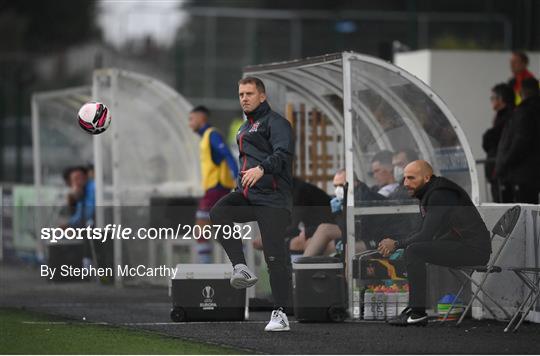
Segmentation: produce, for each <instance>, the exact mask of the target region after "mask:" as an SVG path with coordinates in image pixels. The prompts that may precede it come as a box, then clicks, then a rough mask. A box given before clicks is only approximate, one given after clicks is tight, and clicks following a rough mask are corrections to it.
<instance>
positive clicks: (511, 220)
mask: <svg viewBox="0 0 540 356" xmlns="http://www.w3.org/2000/svg"><path fill="white" fill-rule="evenodd" d="M520 214H521V207H520V206H519V205H515V206H513V207H512V208H510V209H508V210H507V211H506V212H505V213H504V214H503V215H502V216H501V218H500V219H499V221H497V223H496V224H495V226H494V227H493V229H492V230H491V240H490V241H491V242H493V240H494V238H495V237H496V236H499V237H501V238H503V241H502V243H501V245H500V247H499V248H498V249H497V251H494V252H495V254H494V255H492V258H491V259H490V261H489V262H488V264H487V265H486V266H461V267H455V268H449V270H450V272H451V273H452V274H453V275H454V276H455V277H456V278H457V279H458V280H459V277H460V276H464V277H465V278H466V279H467V280H466V281H465V282H463V283H462V285H461V288H460V289H459V291H458V293H457V295H456V298H455V299H454V300H453V301H452V305H451V306H450V308H448V311H447V312H446V314H445V316H444V318H443V320H442V322H444V321H446V319H447V318H448V316H449V315H450V313H451V312H452V310H453V309H454V305H455V302H456V301H457V300H458V298H459V296H460V295H461V293H463V290H464V289H465V286H466V284H467V282H471V283H472V284H474V285H475V286H476V288H477V289H476V292H475V293H474V295H473V296H472V298H471V300H470V301H469V303H468V304H467V307H466V308H465V310H464V311H463V313H462V314H461V317H460V318H459V320H458V322H457V325H459V324H461V322H462V321H463V319H464V318H465V315H466V314H467V313H468V311H469V310H470V309H471V307H472V304H473V302H474V301H475V300H478V301H479V302H480V303H481V304H482V305H483V306H484V307H485V308H486V310H487V311H489V313H490V314H491V315H493V317H494V318H495V319H497V320H499V318H498V317H497V315H496V314H495V313H494V312H493V310H492V309H491V308H490V307H489V306H488V305H487V303H486V302H484V301H483V300H482V299H480V298H478V294H480V292H482V293H483V295H485V296H486V297H487V298H488V299H489V300H491V301H492V302H493V304H495V305H496V306H497V307H498V308H499V309H500V310H501V311H502V312H503V314H504V315H505V316H506V320H508V319H510V314H509V313H508V312H507V311H506V310H505V309H504V308H503V307H502V306H501V305H500V304H499V303H498V302H497V301H496V300H495V299H494V298H493V297H492V296H491V295H489V293H487V291H486V290H484V284H485V283H486V281H487V278H488V276H489V275H490V274H492V273H500V272H501V271H502V268H501V267H499V266H497V261H498V260H499V257H500V255H501V253H502V251H503V250H504V247H505V246H506V244H507V243H508V237H509V236H510V234H511V233H512V231H513V230H514V227H515V226H516V223H517V221H518V219H519V216H520ZM492 245H493V244H492ZM474 272H480V273H483V274H484V275H483V277H482V279H481V280H480V282H477V281H475V280H474V279H473V278H472V275H473V273H474Z"/></svg>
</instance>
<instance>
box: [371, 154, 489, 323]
mask: <svg viewBox="0 0 540 356" xmlns="http://www.w3.org/2000/svg"><path fill="white" fill-rule="evenodd" d="M403 184H404V185H405V187H406V188H407V190H408V191H409V194H410V195H411V196H414V197H415V198H417V199H418V200H420V214H421V215H422V224H421V226H420V229H419V230H418V231H417V232H414V233H413V234H411V235H409V237H407V238H406V239H404V240H400V241H396V240H393V239H391V238H386V239H384V240H382V241H381V242H380V243H379V248H378V250H379V252H380V253H381V254H382V255H383V256H385V257H386V256H388V255H390V254H391V253H393V252H394V251H395V250H396V249H400V248H403V249H405V262H406V267H407V276H408V279H409V293H410V294H409V306H408V307H407V308H406V309H405V310H404V311H403V312H402V313H401V314H400V315H398V316H397V317H395V318H394V319H390V320H389V321H388V323H389V324H391V325H398V326H407V325H411V324H416V325H427V323H428V317H427V314H426V284H427V281H426V263H430V264H434V265H439V266H447V267H455V266H476V265H485V264H486V263H487V262H488V261H489V256H490V254H491V242H490V238H489V231H488V230H487V228H486V225H485V224H484V221H483V220H482V217H481V216H480V213H478V210H477V209H476V207H475V206H474V204H473V203H472V201H471V199H470V198H469V195H468V194H467V193H466V192H465V191H464V190H463V189H462V188H461V187H459V186H458V185H457V184H455V183H454V182H452V181H450V180H448V179H446V178H444V177H436V176H435V175H433V168H432V167H431V166H430V164H429V163H428V162H426V161H414V162H411V163H409V164H408V165H407V166H406V167H405V180H404V182H403Z"/></svg>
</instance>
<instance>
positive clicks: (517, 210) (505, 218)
mask: <svg viewBox="0 0 540 356" xmlns="http://www.w3.org/2000/svg"><path fill="white" fill-rule="evenodd" d="M520 214H521V207H520V206H519V205H515V206H513V207H511V208H510V209H508V210H507V211H506V212H505V213H504V214H503V215H502V216H501V217H500V219H499V221H497V223H496V224H495V226H493V229H491V232H492V235H491V241H493V238H494V237H495V236H496V235H498V236H501V237H502V238H503V239H504V241H503V242H502V244H501V245H500V246H499V248H498V249H497V250H496V251H493V253H492V254H491V256H492V257H491V259H490V261H489V262H488V266H496V264H497V261H498V260H499V256H500V255H501V253H502V251H503V249H504V247H505V246H506V243H507V242H508V237H509V236H510V234H511V233H512V231H514V227H515V226H516V223H517V221H518V220H519V215H520Z"/></svg>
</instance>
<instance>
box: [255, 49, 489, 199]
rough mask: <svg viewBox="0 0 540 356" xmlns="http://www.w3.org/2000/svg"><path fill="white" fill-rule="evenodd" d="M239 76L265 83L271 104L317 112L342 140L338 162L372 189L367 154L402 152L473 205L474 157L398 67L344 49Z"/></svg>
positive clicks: (434, 100) (427, 93) (447, 118)
mask: <svg viewBox="0 0 540 356" xmlns="http://www.w3.org/2000/svg"><path fill="white" fill-rule="evenodd" d="M244 75H245V76H248V75H253V76H257V77H260V78H261V79H263V81H264V82H265V83H271V85H270V88H272V90H271V91H270V92H269V93H268V96H269V101H270V103H271V104H272V98H273V97H274V98H275V97H283V93H282V92H283V91H284V92H285V93H286V94H285V99H284V100H283V99H282V100H281V101H280V102H279V103H278V105H280V106H281V105H282V104H283V103H285V105H289V104H290V103H291V102H302V103H303V104H305V105H309V106H313V107H316V108H317V109H318V110H320V111H321V112H322V113H324V115H326V116H327V117H328V120H329V121H330V122H331V123H332V125H333V126H334V128H335V130H336V131H337V132H338V133H340V134H341V135H342V136H343V137H344V145H343V146H342V150H343V151H344V156H345V160H344V162H342V163H340V165H341V168H348V169H349V168H352V170H353V171H354V177H355V180H360V181H362V182H365V183H366V184H367V185H368V186H373V185H377V181H376V180H375V179H374V177H373V171H372V170H373V167H372V159H373V158H374V156H375V155H377V154H378V153H379V152H381V151H390V152H392V153H396V152H400V151H402V150H406V149H407V150H412V151H413V152H415V153H416V154H417V155H418V157H419V158H420V159H425V160H427V161H428V162H430V163H431V164H432V166H433V167H434V169H435V173H436V174H437V175H442V176H446V177H448V178H450V179H452V180H453V181H455V182H456V183H458V184H459V185H460V186H462V187H463V188H464V189H465V190H466V191H468V192H469V194H470V195H471V198H472V199H473V201H474V202H476V203H478V199H479V197H478V183H477V178H476V172H475V163H474V159H473V156H472V153H471V150H470V147H469V144H468V142H467V141H466V138H465V135H464V133H463V131H462V129H461V128H460V126H459V124H458V122H457V120H456V119H455V117H454V116H453V115H452V113H451V112H450V110H449V109H448V108H447V106H446V105H445V104H444V102H443V101H442V100H441V99H440V98H439V97H438V96H437V95H436V94H435V93H434V92H433V91H432V90H431V89H430V88H429V87H428V86H427V85H426V84H425V83H423V82H422V81H420V80H419V79H418V78H416V77H415V76H413V75H412V74H410V73H408V72H406V71H404V70H403V69H401V68H399V67H396V66H394V65H392V64H390V63H387V62H384V61H382V60H380V59H377V58H374V57H370V56H365V55H360V54H357V53H352V52H344V53H337V54H331V55H325V56H320V57H314V58H307V59H304V60H296V61H290V62H282V63H272V64H266V65H257V66H251V67H246V68H245V69H244ZM273 106H274V107H275V108H276V104H275V103H274V105H273ZM277 110H278V111H280V108H277ZM286 111H287V110H286V109H285V110H283V112H284V113H285V112H286ZM349 114H350V120H351V121H350V122H347V121H348V117H349ZM293 116H294V115H293ZM349 134H350V136H349ZM347 152H350V154H349V155H348V154H347ZM297 153H298V152H297ZM347 157H349V158H347ZM337 167H339V166H337ZM379 204H381V205H384V203H382V202H379ZM355 205H363V204H361V203H358V202H357V203H356V204H355Z"/></svg>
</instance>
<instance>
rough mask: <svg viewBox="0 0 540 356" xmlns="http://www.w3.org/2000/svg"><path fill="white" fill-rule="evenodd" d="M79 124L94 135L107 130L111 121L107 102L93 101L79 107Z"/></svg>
mask: <svg viewBox="0 0 540 356" xmlns="http://www.w3.org/2000/svg"><path fill="white" fill-rule="evenodd" d="M78 119H79V126H80V127H81V129H83V130H84V131H86V132H88V133H89V134H92V135H97V134H100V133H102V132H103V131H105V130H107V127H109V125H110V123H111V113H110V111H109V109H108V108H107V107H106V106H105V104H102V103H98V102H97V101H91V102H89V103H86V104H84V105H83V106H81V108H80V109H79V115H78Z"/></svg>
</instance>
